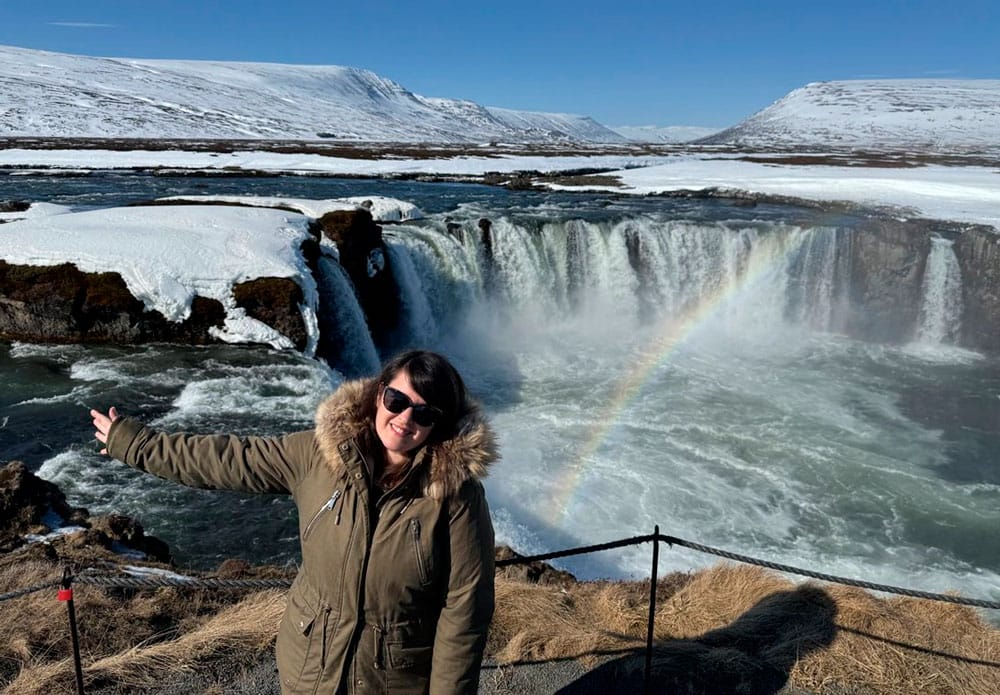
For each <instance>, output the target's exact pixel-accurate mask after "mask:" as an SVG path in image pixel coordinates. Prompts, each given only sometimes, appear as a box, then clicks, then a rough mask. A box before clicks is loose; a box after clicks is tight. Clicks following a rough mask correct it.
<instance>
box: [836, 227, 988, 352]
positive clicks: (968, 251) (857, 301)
mask: <svg viewBox="0 0 1000 695" xmlns="http://www.w3.org/2000/svg"><path fill="white" fill-rule="evenodd" d="M934 236H939V237H944V238H947V239H950V240H952V241H953V244H952V247H951V249H952V252H953V253H954V255H955V260H956V261H957V264H958V268H959V272H960V282H961V299H960V304H961V309H960V312H959V317H958V318H959V320H960V329H959V332H958V335H957V336H956V340H955V342H956V343H957V344H958V345H960V346H962V347H967V348H970V349H973V350H981V351H985V352H998V351H1000V235H998V234H997V232H996V231H995V230H993V229H990V228H988V227H968V228H959V227H958V226H956V225H948V224H942V223H935V222H931V221H926V220H915V221H898V220H887V219H876V220H870V221H868V222H866V223H865V224H864V225H862V227H861V228H859V229H858V230H856V231H855V232H854V233H853V234H851V235H850V236H849V237H847V238H846V239H845V240H844V241H843V243H842V246H841V248H839V249H838V253H840V254H845V255H846V257H847V259H848V264H847V265H848V267H849V269H850V270H849V272H848V273H847V276H846V277H843V278H840V279H839V282H841V283H842V292H843V294H844V295H845V296H846V297H847V298H848V302H847V303H846V306H844V307H842V308H841V310H842V313H841V315H840V317H839V318H840V321H839V323H840V325H839V327H840V329H841V330H843V331H844V332H845V333H847V334H848V335H851V336H854V337H857V338H860V339H862V340H869V341H875V342H890V343H899V342H906V341H909V340H912V339H914V338H915V337H916V335H917V330H918V326H919V322H920V318H921V317H920V313H921V306H922V304H923V302H924V301H925V298H924V296H923V292H924V279H925V276H926V274H927V273H928V258H929V255H930V253H931V246H932V244H931V239H932V237H934Z"/></svg>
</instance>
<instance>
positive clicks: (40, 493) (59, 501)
mask: <svg viewBox="0 0 1000 695" xmlns="http://www.w3.org/2000/svg"><path fill="white" fill-rule="evenodd" d="M49 510H52V511H53V512H55V513H56V514H58V515H59V516H60V517H61V518H62V520H63V522H64V523H65V524H68V525H71V524H76V523H79V522H80V520H81V519H84V518H86V516H87V510H86V509H82V508H77V507H71V506H69V505H68V504H67V503H66V496H65V495H64V494H63V493H62V491H60V490H59V488H58V487H56V486H55V485H53V484H52V483H50V482H49V481H47V480H43V479H41V478H39V477H38V476H36V475H35V474H34V473H32V472H30V471H29V470H28V469H27V467H26V466H25V465H24V464H23V463H21V462H20V461H12V462H10V463H8V464H7V465H5V466H4V467H3V468H0V552H9V551H10V550H12V549H14V548H16V547H18V546H20V545H22V544H23V543H24V539H23V536H24V534H26V533H33V532H34V533H47V532H48V531H51V530H52V529H51V528H49V526H48V525H47V524H46V523H45V522H44V521H43V518H44V517H45V515H46V514H47V513H48V512H49Z"/></svg>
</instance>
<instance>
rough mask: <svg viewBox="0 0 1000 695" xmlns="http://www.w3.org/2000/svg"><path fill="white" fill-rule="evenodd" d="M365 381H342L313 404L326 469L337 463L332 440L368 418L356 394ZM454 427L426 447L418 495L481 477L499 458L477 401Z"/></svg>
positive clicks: (445, 493)
mask: <svg viewBox="0 0 1000 695" xmlns="http://www.w3.org/2000/svg"><path fill="white" fill-rule="evenodd" d="M368 383H369V381H366V380H362V379H359V380H356V381H348V382H345V383H344V384H342V385H341V386H340V388H338V389H337V390H336V391H334V392H333V394H332V395H330V396H329V397H328V398H327V399H326V400H324V401H323V402H322V403H321V404H320V406H319V408H318V409H317V410H316V442H317V445H318V446H319V450H320V453H322V455H323V459H324V460H325V462H326V464H327V465H328V466H329V467H330V469H331V470H333V471H337V469H339V468H340V465H341V463H340V453H339V451H338V448H337V447H338V445H339V444H340V443H341V442H343V441H344V440H347V439H357V437H358V435H360V434H361V433H362V432H363V431H364V428H365V427H367V426H368V424H367V423H366V422H365V421H364V419H363V418H362V417H361V412H360V406H361V394H362V392H363V391H364V388H365V386H367V385H368ZM456 429H457V433H456V434H455V436H453V437H452V438H450V439H447V440H445V441H443V442H438V443H437V444H434V445H432V446H430V447H428V452H427V453H428V454H429V456H428V457H426V458H429V459H430V460H429V462H427V461H426V458H425V462H424V464H423V465H422V468H423V470H422V471H420V472H419V475H420V476H421V478H422V481H421V487H422V488H423V491H424V495H426V496H427V497H433V498H434V499H444V498H445V497H449V496H451V495H454V494H455V493H457V492H458V490H459V488H460V487H461V486H462V484H463V483H464V482H465V481H466V480H468V479H470V478H473V479H475V480H480V479H482V478H485V477H486V475H487V474H488V472H489V467H490V466H491V465H492V464H493V463H495V462H496V461H497V460H499V458H500V451H499V446H498V445H497V440H496V435H495V434H494V433H493V430H492V429H491V428H490V426H489V423H488V422H487V421H486V418H485V417H484V416H483V414H482V412H481V411H480V409H479V406H478V405H476V404H473V407H472V409H471V410H470V411H469V413H468V414H466V416H465V417H463V418H462V420H461V421H459V423H458V427H457V428H456Z"/></svg>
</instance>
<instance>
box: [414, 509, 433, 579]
mask: <svg viewBox="0 0 1000 695" xmlns="http://www.w3.org/2000/svg"><path fill="white" fill-rule="evenodd" d="M421 533H422V531H421V528H420V519H410V542H411V545H412V546H413V558H414V561H415V562H416V564H417V576H418V577H419V578H420V584H421V586H428V585H429V584H430V583H431V581H432V580H433V575H432V573H431V568H430V565H429V560H430V559H431V550H430V548H429V547H424V542H425V541H424V540H423V539H422V538H421Z"/></svg>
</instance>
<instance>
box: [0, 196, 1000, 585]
mask: <svg viewBox="0 0 1000 695" xmlns="http://www.w3.org/2000/svg"><path fill="white" fill-rule="evenodd" d="M314 185H315V184H314ZM410 192H411V193H412V192H413V191H412V190H411V191H410ZM382 193H383V194H388V195H393V194H394V193H392V192H386V191H382ZM347 194H348V193H343V195H347ZM349 194H351V195H356V194H358V190H357V188H355V189H354V190H353V191H351V192H350V193H349ZM362 194H364V193H362ZM395 195H397V197H401V198H402V197H404V196H403V195H399V194H398V193H395ZM426 195H430V193H429V192H428V193H426ZM475 195H476V196H479V195H481V193H480V192H479V191H478V188H477V189H476V194H475ZM482 195H484V196H485V194H482ZM496 196H497V198H496V199H495V200H490V199H488V198H485V197H484V198H477V199H474V200H465V201H461V204H458V202H456V203H454V204H452V205H451V206H450V207H447V208H444V209H435V208H434V207H433V204H431V205H426V204H425V203H424V201H423V200H421V199H420V196H419V195H410V196H409V197H407V198H406V199H409V200H413V202H416V203H417V204H418V205H422V206H423V207H424V209H425V210H430V211H431V213H432V214H430V215H429V217H428V219H426V220H424V221H421V222H418V223H407V224H400V225H391V226H389V225H386V226H385V227H384V229H385V239H386V242H387V244H388V247H389V260H390V264H391V266H392V268H393V272H394V273H395V277H396V280H397V283H398V284H399V285H400V287H401V291H402V293H403V296H402V297H401V300H402V306H403V328H402V329H401V331H400V332H399V335H398V336H396V340H395V342H396V344H395V345H392V346H379V348H381V351H382V352H383V353H389V352H392V351H393V350H395V349H397V348H399V347H402V346H404V345H411V344H419V345H424V346H429V347H433V348H436V349H439V350H441V351H442V352H444V353H446V354H447V355H449V356H450V357H452V358H453V359H454V361H455V362H456V363H457V365H458V366H459V368H460V370H461V371H462V373H463V375H464V376H465V377H466V378H467V381H468V383H469V385H470V387H471V388H472V390H473V391H474V393H475V394H476V395H477V397H478V398H479V399H480V400H481V401H482V402H483V404H484V407H485V408H486V410H487V412H488V413H489V415H490V416H491V419H492V421H493V423H494V425H495V427H496V429H497V431H498V433H499V435H500V438H501V444H502V452H503V460H502V461H501V462H500V463H499V464H498V465H497V466H496V467H495V469H494V471H493V472H492V474H491V476H490V477H489V478H488V479H487V483H486V485H487V490H488V495H489V499H490V504H491V508H492V511H493V515H494V521H495V523H496V527H497V532H498V540H499V541H500V542H506V543H510V544H511V545H513V546H514V547H515V548H516V549H518V550H519V551H520V552H522V553H534V552H544V551H550V550H556V549H560V548H564V547H569V546H573V545H583V544H591V543H599V542H603V541H608V540H614V539H618V538H623V537H628V536H632V535H639V534H646V533H650V532H651V531H652V529H653V526H654V525H655V524H659V526H660V529H661V531H662V532H663V533H667V534H670V535H675V536H679V537H682V538H686V539H689V540H692V541H696V542H699V543H704V544H707V545H713V546H718V547H721V548H724V549H727V550H732V551H734V552H740V553H745V554H750V555H756V556H759V557H762V558H765V559H768V560H772V561H775V562H782V563H788V564H793V565H798V566H802V567H807V568H810V569H815V570H817V571H822V572H829V573H835V574H845V575H849V576H853V577H858V578H863V579H868V580H871V581H876V582H886V583H894V584H900V585H904V586H911V587H915V588H921V589H925V590H933V591H937V590H946V589H955V590H958V591H960V592H962V593H963V594H966V595H971V596H977V597H983V598H993V599H997V598H1000V590H998V587H1000V535H998V534H997V533H996V530H997V529H998V528H1000V467H997V466H996V464H995V452H996V451H997V450H998V447H1000V362H998V361H997V359H996V358H995V357H985V356H982V355H978V354H976V353H971V352H968V351H964V350H960V349H957V348H954V347H951V346H950V345H949V339H950V337H953V336H954V332H952V331H954V330H955V328H954V321H955V309H954V300H953V299H950V298H949V297H952V298H953V297H954V278H953V276H952V275H950V273H951V271H950V270H949V263H948V258H947V253H948V252H949V251H950V248H949V247H948V245H947V243H944V244H938V243H937V242H935V244H934V245H933V251H932V257H931V259H929V262H928V273H927V275H926V277H925V287H924V295H925V297H924V299H923V300H922V301H923V308H922V313H921V316H922V323H921V328H920V332H919V335H920V340H919V341H918V342H917V343H915V344H914V345H910V346H886V345H877V344H867V343H862V342H859V341H855V340H851V339H848V338H846V337H844V336H842V335H839V334H838V333H837V329H838V306H839V305H840V304H841V303H842V302H843V301H845V300H844V297H843V296H840V295H839V294H838V293H839V292H841V291H842V290H841V289H840V285H839V283H838V278H839V277H841V276H842V274H843V272H844V269H843V268H842V267H841V264H842V263H843V259H842V258H841V257H839V256H838V254H837V253H836V247H837V239H838V235H840V234H843V233H844V232H845V230H846V229H848V228H849V227H848V225H849V223H850V221H849V220H836V221H835V220H830V219H815V220H809V219H807V216H806V215H805V214H804V213H803V211H801V210H794V209H789V210H786V211H781V210H774V209H770V208H769V209H758V210H745V209H740V208H733V207H725V206H719V205H717V204H706V206H705V207H704V208H703V209H701V210H700V211H699V209H698V206H697V205H696V204H692V203H690V202H687V201H685V202H684V203H683V204H675V203H674V202H672V201H670V202H667V201H659V202H660V206H659V207H657V206H656V205H654V204H653V202H657V201H653V202H650V201H636V202H635V204H634V206H632V207H629V204H628V202H627V201H613V202H609V201H603V202H602V201H599V200H597V199H595V198H593V197H586V198H584V197H580V198H578V199H577V200H578V201H579V202H578V203H577V204H576V205H570V204H568V203H566V202H565V201H564V200H563V199H561V198H546V197H545V196H537V197H535V198H518V199H510V198H507V197H506V196H507V193H504V192H498V193H496ZM0 197H2V195H0ZM312 197H317V198H321V197H331V196H328V195H326V194H316V193H315V192H313V193H312ZM455 197H456V200H457V199H458V198H460V197H461V196H459V195H458V193H457V192H456V194H455ZM675 205H676V207H673V206H675ZM699 213H700V214H699ZM484 217H485V218H488V219H490V220H491V221H492V225H491V228H490V240H489V252H487V250H486V248H487V244H486V242H485V240H484V236H483V235H484V232H483V229H482V227H481V226H480V225H479V220H480V219H481V218H484ZM934 254H940V256H941V258H936V257H935V256H934ZM637 259H638V261H637ZM637 264H638V266H639V267H640V268H641V272H637V271H636V270H635V267H636V265H637ZM329 270H330V272H331V273H333V271H335V269H329ZM949 278H952V279H951V280H949ZM341 280H342V279H341ZM949 283H952V284H949ZM940 288H943V289H941V290H940V291H939V289H940ZM323 291H324V290H323V289H322V288H321V292H323ZM325 291H327V292H329V293H330V294H331V296H336V295H337V294H338V293H342V292H343V289H338V284H337V281H336V278H334V277H333V275H331V282H330V284H329V285H328V286H327V288H326V290H325ZM338 311H342V312H343V316H342V317H341V318H340V320H341V322H342V323H344V324H346V325H349V326H350V331H349V333H350V335H352V336H354V337H352V339H351V344H352V345H356V350H355V351H354V352H353V353H352V354H351V355H349V356H348V362H349V366H351V369H352V370H353V371H356V372H357V373H368V372H370V371H371V369H372V367H373V360H374V358H375V357H377V355H374V351H375V350H376V349H377V348H376V347H375V346H374V345H372V344H370V343H368V342H366V341H365V340H364V332H365V327H364V325H363V322H361V321H360V316H359V315H358V314H356V313H353V314H352V310H351V307H343V306H342V307H340V308H339V309H338ZM352 316H353V317H354V318H353V319H352V318H351V317H352ZM949 326H950V328H949ZM942 327H943V328H942ZM925 328H926V329H925ZM382 356H383V357H384V356H385V355H384V354H383V355H382ZM0 373H2V374H3V376H4V379H5V383H7V384H9V388H8V389H7V390H6V391H5V392H4V393H3V394H2V395H0V421H2V423H3V426H2V427H0V449H2V451H3V452H4V454H3V458H5V459H15V458H21V459H23V460H25V461H26V462H28V463H29V465H30V466H31V467H33V468H36V469H40V471H41V473H42V475H43V476H44V477H46V478H49V479H51V480H54V481H55V482H57V483H58V484H59V485H60V486H61V487H62V488H63V489H64V490H66V491H67V493H68V496H69V499H70V502H71V503H72V504H76V505H82V506H87V507H88V508H90V510H91V512H92V513H94V512H101V511H117V512H122V513H126V514H132V515H135V516H137V517H138V518H139V519H140V520H141V521H142V523H143V524H144V525H145V526H146V528H147V530H148V531H149V532H150V533H154V534H156V535H158V536H160V537H162V538H164V539H165V540H167V541H168V542H169V543H170V544H171V546H172V547H173V548H174V549H175V552H176V555H177V557H178V559H179V562H180V564H182V565H184V564H193V565H199V566H213V565H214V564H216V563H217V562H218V561H219V560H221V559H223V558H225V557H230V556H234V555H241V556H244V557H249V558H251V559H254V560H264V561H270V562H286V561H289V562H294V561H296V558H297V539H296V538H295V516H294V514H295V512H294V509H293V507H292V506H291V504H290V503H289V502H288V500H287V499H285V498H283V497H270V496H264V497H253V496H246V495H239V494H233V493H220V492H205V491H192V490H186V489H184V488H181V487H179V486H176V485H173V484H170V483H166V482H163V481H159V480H157V479H155V478H152V477H150V476H146V475H143V474H139V473H137V472H134V471H131V470H129V469H128V468H127V467H125V466H123V465H121V464H117V463H115V462H111V461H108V460H107V459H105V458H104V457H101V456H99V455H97V454H96V451H97V449H98V448H99V447H98V446H97V445H95V444H93V443H92V442H91V440H90V436H91V433H90V428H89V418H87V417H86V410H85V409H86V408H88V407H102V408H106V407H107V406H109V405H112V404H118V405H119V408H120V409H121V410H123V411H125V412H129V413H131V414H135V415H138V416H140V417H141V418H143V419H145V420H146V421H148V422H151V423H153V424H156V425H158V426H163V427H167V428H170V429H186V430H192V431H235V432H239V433H255V434H277V433H280V432H285V431H290V430H294V429H300V428H307V427H309V426H311V419H312V413H313V410H314V408H315V406H316V405H317V404H318V403H319V401H320V400H321V399H322V398H323V397H324V396H325V395H326V394H327V393H329V392H330V390H331V389H333V388H335V387H336V385H337V384H339V383H341V381H343V379H344V378H345V377H344V375H343V374H342V373H340V372H337V371H335V370H333V369H330V368H329V367H327V366H326V365H324V364H322V363H321V362H317V361H313V360H309V359H306V358H303V357H301V356H299V355H295V354H292V353H287V352H286V353H278V352H274V351H271V350H266V349H262V348H249V347H247V348H240V347H234V346H217V347H210V348H182V347H168V346H147V347H141V348H134V349H125V348H109V347H102V348H93V347H80V346H64V347H45V346H31V345H20V344H15V345H13V346H11V347H0ZM649 562H650V554H649V547H639V548H633V549H624V550H621V551H615V552H608V553H602V554H599V555H589V556H582V557H579V558H573V559H567V560H565V561H563V562H562V563H561V566H563V567H566V568H567V569H569V570H570V571H573V572H574V573H576V574H578V575H579V576H581V577H584V578H591V577H605V576H607V577H632V576H646V575H648V573H649ZM713 562H714V559H713V558H709V557H707V556H703V555H699V554H696V553H692V552H690V551H683V550H677V549H674V550H669V551H664V552H661V568H660V569H661V571H666V570H674V569H676V570H688V569H692V568H695V567H700V566H704V565H707V564H711V563H713Z"/></svg>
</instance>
